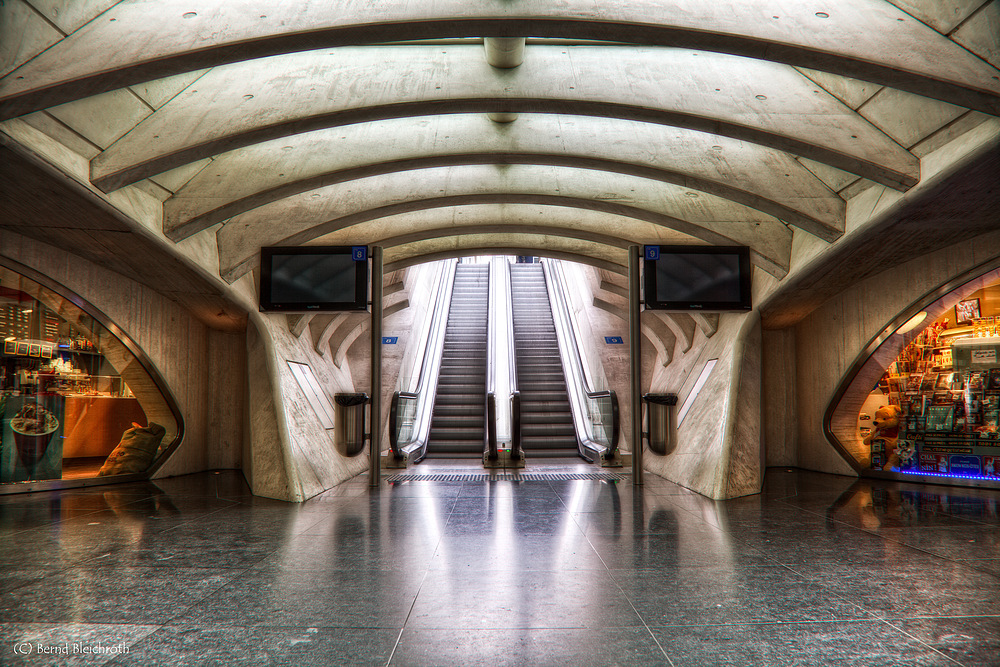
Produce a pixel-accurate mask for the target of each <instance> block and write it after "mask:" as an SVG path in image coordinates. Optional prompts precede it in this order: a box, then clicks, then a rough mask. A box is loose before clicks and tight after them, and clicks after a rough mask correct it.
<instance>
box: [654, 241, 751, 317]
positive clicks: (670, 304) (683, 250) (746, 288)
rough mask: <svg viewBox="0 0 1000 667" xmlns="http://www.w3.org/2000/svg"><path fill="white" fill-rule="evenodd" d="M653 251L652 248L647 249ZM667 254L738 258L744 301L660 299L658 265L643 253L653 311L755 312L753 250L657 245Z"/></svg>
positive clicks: (741, 299) (732, 247) (736, 247)
mask: <svg viewBox="0 0 1000 667" xmlns="http://www.w3.org/2000/svg"><path fill="white" fill-rule="evenodd" d="M646 247H647V248H649V247H650V246H646ZM655 247H658V248H659V249H660V255H661V256H662V255H664V254H689V255H736V256H737V257H738V258H739V281H740V298H739V300H737V301H670V300H665V299H659V298H657V297H658V294H657V289H656V288H657V286H656V262H658V261H660V260H651V259H647V258H646V253H645V252H644V253H643V278H644V280H643V286H644V288H645V289H644V292H645V304H646V308H647V309H649V310H674V311H692V310H695V311H702V312H713V311H743V312H746V311H749V310H753V301H752V297H751V293H750V292H751V280H750V278H751V268H750V248H748V247H746V246H696V245H662V246H655Z"/></svg>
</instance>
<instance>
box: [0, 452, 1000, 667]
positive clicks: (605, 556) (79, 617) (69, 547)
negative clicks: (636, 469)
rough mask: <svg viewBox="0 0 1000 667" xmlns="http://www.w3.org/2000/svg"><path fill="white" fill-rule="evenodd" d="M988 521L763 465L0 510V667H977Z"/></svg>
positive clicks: (960, 494)
mask: <svg viewBox="0 0 1000 667" xmlns="http://www.w3.org/2000/svg"><path fill="white" fill-rule="evenodd" d="M568 466H569V467H570V468H572V469H573V470H575V471H577V472H595V469H593V468H586V467H583V466H582V464H576V463H573V462H569V463H568ZM461 470H462V469H461V468H458V467H454V466H451V467H449V466H447V465H443V464H440V463H434V464H433V465H432V464H422V465H421V466H418V467H417V468H416V469H413V470H411V472H424V473H429V472H433V471H438V472H455V471H461ZM540 470H541V471H543V472H544V470H542V468H541V467H540V466H536V467H535V468H533V472H538V471H540ZM477 472H481V471H477ZM998 513H1000V493H997V492H994V491H982V490H968V489H954V488H948V487H936V486H919V485H911V486H907V485H900V484H888V483H872V482H867V481H860V482H859V481H856V480H852V479H848V478H843V477H835V476H830V475H821V474H816V473H807V472H790V471H785V470H770V471H768V475H767V481H766V484H765V487H764V492H763V493H762V494H761V495H758V496H753V497H748V498H743V499H739V500H735V501H730V502H713V501H710V500H707V499H705V498H703V497H701V496H698V495H695V494H693V493H691V492H689V491H687V490H685V489H683V488H680V487H678V486H675V485H673V484H670V483H667V482H664V481H663V480H660V479H658V478H655V477H647V478H646V483H645V485H644V486H643V487H640V488H635V487H633V486H632V485H631V483H630V482H627V481H625V482H617V483H615V482H610V481H606V480H604V481H598V480H576V481H528V482H507V481H499V482H483V481H472V482H419V481H411V482H403V483H398V484H394V485H389V484H383V486H382V488H380V489H378V490H370V489H369V487H368V486H367V484H366V480H365V479H364V478H359V479H357V480H355V481H352V482H349V483H347V484H344V485H342V486H340V487H338V488H336V489H334V490H331V491H329V492H327V493H325V494H323V495H322V496H320V497H318V498H314V499H313V500H310V501H309V502H307V503H304V504H302V505H299V506H296V505H289V504H285V503H281V502H277V501H272V500H266V499H262V498H255V497H253V496H252V495H250V493H249V491H248V489H247V487H246V485H245V484H244V483H243V481H242V477H241V476H240V475H239V473H234V472H223V473H221V474H200V475H191V476H187V477H180V478H174V479H168V480H160V481H157V482H156V484H155V485H154V484H129V485H117V486H107V487H95V488H90V489H81V490H72V491H64V492H51V493H40V494H30V495H21V496H6V497H0V535H2V538H0V573H2V574H0V665H20V664H24V665H48V664H52V665H67V664H68V665H77V664H79V665H98V664H112V665H139V666H143V667H152V666H155V665H171V666H174V665H489V666H491V667H493V666H497V665H560V666H566V667H568V666H575V665H678V666H679V665H692V666H699V667H700V666H703V665H760V666H765V665H766V666H770V665H810V666H812V665H878V666H879V667H882V666H886V665H994V666H995V665H1000V526H998V524H1000V519H998ZM39 647H41V649H40V648H39ZM96 647H103V648H104V649H110V650H111V651H119V652H118V653H103V654H94V653H80V652H74V651H80V650H84V649H88V648H89V649H91V650H93V649H94V648H96ZM29 649H30V651H31V652H30V653H25V654H22V653H21V652H27V651H28V650H29ZM125 649H127V651H128V652H127V653H124V652H123V651H124V650H125ZM40 650H43V651H44V650H49V651H65V652H66V653H49V654H47V655H45V654H40V653H39V651H40Z"/></svg>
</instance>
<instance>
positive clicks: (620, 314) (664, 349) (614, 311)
mask: <svg viewBox="0 0 1000 667" xmlns="http://www.w3.org/2000/svg"><path fill="white" fill-rule="evenodd" d="M594 307H595V308H599V309H600V310H603V311H604V312H606V313H609V314H611V315H614V316H615V317H617V318H618V319H620V320H622V322H627V321H628V314H627V313H626V311H625V308H624V307H620V306H616V305H615V304H613V303H611V302H610V301H605V300H604V299H601V298H599V297H596V296H595V297H594ZM639 330H640V331H641V332H642V335H643V337H644V338H645V339H646V340H647V341H649V343H650V345H652V346H653V348H655V349H656V356H657V358H658V359H660V365H662V366H666V365H668V364H669V363H670V361H671V360H672V358H673V352H672V350H673V349H674V344H673V340H672V338H671V342H670V345H669V347H668V346H667V345H665V344H664V343H663V341H662V340H660V337H659V336H658V335H657V334H656V332H655V331H653V329H652V328H651V327H650V326H649V325H648V324H646V323H645V322H643V323H641V324H640V325H639ZM664 331H665V333H666V334H667V336H672V334H670V332H669V331H666V330H664Z"/></svg>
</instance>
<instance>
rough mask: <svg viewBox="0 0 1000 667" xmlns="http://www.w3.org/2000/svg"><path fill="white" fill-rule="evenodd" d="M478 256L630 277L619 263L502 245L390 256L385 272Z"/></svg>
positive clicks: (547, 249) (547, 250)
mask: <svg viewBox="0 0 1000 667" xmlns="http://www.w3.org/2000/svg"><path fill="white" fill-rule="evenodd" d="M477 255H531V256H534V257H551V258H553V259H564V260H566V261H568V262H578V263H580V264H587V265H589V266H593V267H596V268H598V269H601V270H604V271H608V272H609V273H614V274H616V275H620V276H627V275H628V267H626V266H625V265H624V264H620V263H617V262H609V261H607V260H603V259H598V258H596V257H591V256H590V255H586V254H582V253H579V252H567V251H563V250H555V249H552V248H550V247H540V246H539V247H532V246H500V245H496V246H493V245H480V246H469V247H462V248H453V249H451V250H440V251H434V252H427V253H423V254H421V253H417V254H412V255H400V256H398V257H395V256H390V259H391V261H390V262H387V263H386V264H385V265H384V267H383V268H384V272H385V273H390V272H392V271H398V270H400V269H405V268H407V267H410V266H416V265H417V264H423V263H425V262H436V261H438V260H441V259H453V258H455V257H475V256H477Z"/></svg>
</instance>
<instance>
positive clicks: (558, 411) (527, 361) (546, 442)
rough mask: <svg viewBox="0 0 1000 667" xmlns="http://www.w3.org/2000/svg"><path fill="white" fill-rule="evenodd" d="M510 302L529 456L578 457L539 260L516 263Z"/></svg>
mask: <svg viewBox="0 0 1000 667" xmlns="http://www.w3.org/2000/svg"><path fill="white" fill-rule="evenodd" d="M510 280H511V301H512V306H513V317H514V349H515V351H516V355H517V386H518V390H519V391H520V392H521V446H522V447H523V449H524V453H525V456H526V457H527V458H528V459H529V460H530V459H531V458H532V457H542V456H576V455H577V453H578V449H577V439H576V431H575V429H574V428H573V414H572V412H571V409H570V404H569V396H568V395H567V393H566V379H565V376H564V375H563V368H562V361H561V359H560V357H559V342H558V340H557V339H556V329H555V324H554V323H553V321H552V308H551V306H550V304H549V296H548V289H547V287H546V285H545V274H544V273H543V272H542V265H541V264H512V265H511V267H510Z"/></svg>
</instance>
